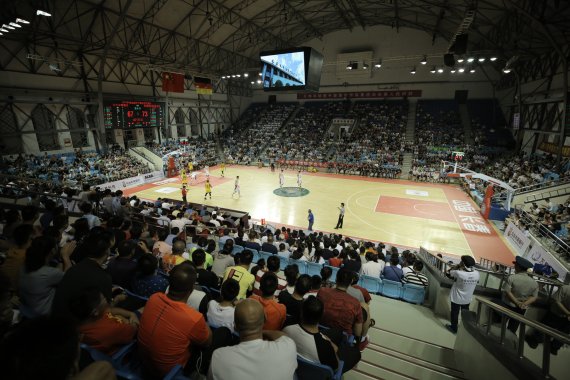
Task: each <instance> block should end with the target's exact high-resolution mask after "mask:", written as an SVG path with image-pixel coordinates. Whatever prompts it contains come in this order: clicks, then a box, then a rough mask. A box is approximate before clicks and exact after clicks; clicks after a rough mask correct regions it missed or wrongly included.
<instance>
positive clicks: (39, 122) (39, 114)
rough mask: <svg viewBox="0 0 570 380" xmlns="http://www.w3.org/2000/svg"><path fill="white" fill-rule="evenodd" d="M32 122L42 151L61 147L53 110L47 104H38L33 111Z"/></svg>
mask: <svg viewBox="0 0 570 380" xmlns="http://www.w3.org/2000/svg"><path fill="white" fill-rule="evenodd" d="M32 123H33V124H34V130H35V131H36V138H37V140H38V147H39V149H40V151H41V152H45V151H47V150H58V149H61V146H60V145H59V138H58V134H57V128H56V126H55V115H54V113H53V112H51V111H50V110H49V109H48V108H47V107H46V106H45V105H43V104H38V105H37V106H36V108H34V110H33V111H32Z"/></svg>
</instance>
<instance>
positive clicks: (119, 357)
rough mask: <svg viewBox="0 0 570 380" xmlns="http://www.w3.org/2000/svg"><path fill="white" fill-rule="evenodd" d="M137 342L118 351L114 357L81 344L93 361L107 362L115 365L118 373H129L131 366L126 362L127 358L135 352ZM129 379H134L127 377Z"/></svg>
mask: <svg viewBox="0 0 570 380" xmlns="http://www.w3.org/2000/svg"><path fill="white" fill-rule="evenodd" d="M135 345H136V342H135V341H132V342H131V343H129V344H127V345H125V346H123V347H122V348H121V349H120V350H119V351H117V352H116V353H114V354H113V356H109V355H107V354H104V353H102V352H101V351H99V350H97V349H95V348H93V347H91V346H88V345H86V344H84V343H81V349H82V350H85V351H87V353H89V355H90V356H91V359H93V360H94V361H105V362H109V363H111V364H112V365H113V368H114V369H115V370H116V371H125V372H129V371H130V370H129V365H128V363H127V362H126V360H125V359H126V357H127V355H129V354H131V353H133V352H134V348H135ZM121 376H122V377H123V374H121ZM127 378H129V379H130V378H132V377H127Z"/></svg>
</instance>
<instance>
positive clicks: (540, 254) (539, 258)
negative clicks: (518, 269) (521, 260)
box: [525, 243, 568, 281]
mask: <svg viewBox="0 0 570 380" xmlns="http://www.w3.org/2000/svg"><path fill="white" fill-rule="evenodd" d="M525 258H526V259H527V260H529V261H531V262H532V263H533V264H542V265H549V266H550V267H551V268H552V269H553V270H554V271H555V272H557V273H558V279H559V280H560V281H564V279H565V278H566V275H567V274H568V271H567V270H566V268H564V266H563V265H562V264H560V262H558V260H556V259H555V258H554V256H552V254H551V253H550V252H548V251H547V250H545V249H544V248H542V246H541V245H540V244H538V243H535V244H534V246H533V247H532V248H531V250H530V251H528V253H527V254H526V255H525Z"/></svg>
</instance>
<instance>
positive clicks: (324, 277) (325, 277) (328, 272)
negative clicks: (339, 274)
mask: <svg viewBox="0 0 570 380" xmlns="http://www.w3.org/2000/svg"><path fill="white" fill-rule="evenodd" d="M331 276H332V269H331V268H330V267H323V268H322V269H321V287H322V288H334V282H332V281H331V280H330V278H331Z"/></svg>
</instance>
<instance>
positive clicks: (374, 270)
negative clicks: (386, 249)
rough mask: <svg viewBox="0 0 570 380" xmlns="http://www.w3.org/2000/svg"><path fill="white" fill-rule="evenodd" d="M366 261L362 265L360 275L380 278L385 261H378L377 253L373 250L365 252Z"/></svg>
mask: <svg viewBox="0 0 570 380" xmlns="http://www.w3.org/2000/svg"><path fill="white" fill-rule="evenodd" d="M365 258H366V263H365V264H364V265H362V275H364V276H370V277H375V278H380V275H381V274H382V270H383V269H384V266H385V263H384V262H383V261H378V255H376V254H374V253H373V252H366V256H365Z"/></svg>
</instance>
